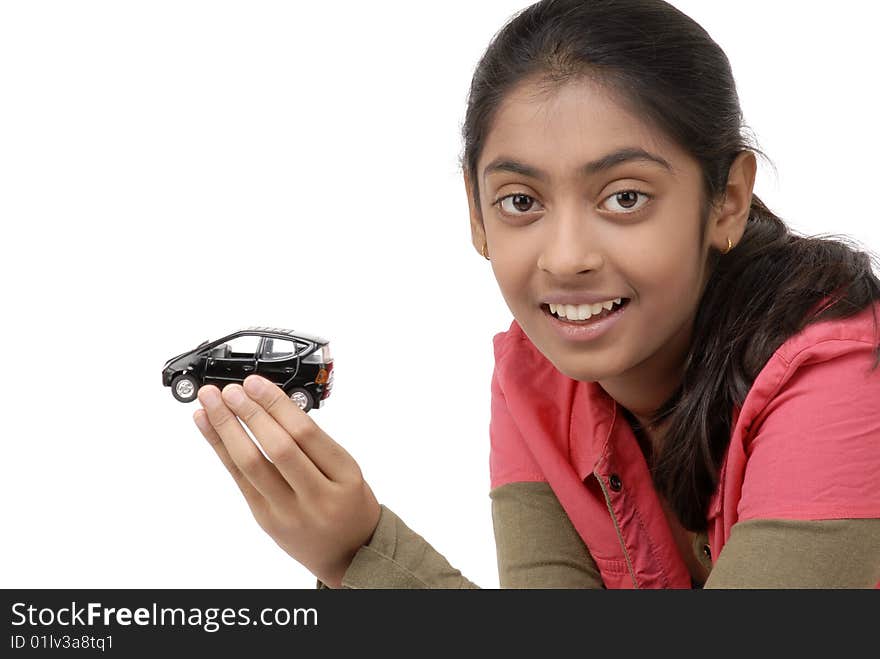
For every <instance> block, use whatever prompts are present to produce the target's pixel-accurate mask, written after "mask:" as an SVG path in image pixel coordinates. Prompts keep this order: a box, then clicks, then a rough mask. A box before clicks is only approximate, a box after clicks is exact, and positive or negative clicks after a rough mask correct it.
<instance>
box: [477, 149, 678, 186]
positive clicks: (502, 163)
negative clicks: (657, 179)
mask: <svg viewBox="0 0 880 659" xmlns="http://www.w3.org/2000/svg"><path fill="white" fill-rule="evenodd" d="M633 161H643V162H653V163H656V164H658V165H660V166H662V167H663V168H664V169H666V170H667V171H669V173H670V174H672V173H673V172H674V170H673V169H672V165H670V164H669V163H668V162H667V161H666V159H665V158H661V157H660V156H658V155H655V154H653V153H650V152H648V151H645V150H644V149H642V148H638V147H627V148H623V149H618V150H617V151H614V152H612V153H609V154H607V155H604V156H602V157H601V158H598V159H597V160H593V161H591V162H588V163H586V164H584V165H582V166H581V167H580V168H579V170H578V173H579V174H580V175H581V176H593V175H595V174H597V173H599V172H604V171H606V170H609V169H611V168H612V167H616V166H617V165H620V164H622V163H625V162H633ZM493 172H513V173H514V174H521V175H523V176H528V177H530V178H534V179H538V180H539V181H544V182H547V180H548V179H549V178H550V177H549V175H548V174H547V172H544V171H541V170H540V169H537V168H535V167H532V166H531V165H527V164H525V163H521V162H517V161H516V160H513V159H512V158H507V157H506V156H501V157H499V158H496V159H495V160H493V161H492V162H490V163H489V164H488V165H486V168H485V169H484V170H483V180H484V181H485V179H486V177H487V176H488V175H489V174H491V173H493Z"/></svg>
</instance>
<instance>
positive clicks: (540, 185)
mask: <svg viewBox="0 0 880 659" xmlns="http://www.w3.org/2000/svg"><path fill="white" fill-rule="evenodd" d="M741 122H742V113H741V110H740V106H739V101H738V98H737V93H736V85H735V83H734V78H733V75H732V73H731V70H730V65H729V62H728V60H727V58H726V56H725V55H724V53H723V52H722V50H721V49H720V48H719V46H718V45H717V44H716V43H715V42H714V41H713V40H712V39H711V38H710V37H709V35H708V34H707V33H706V32H705V31H704V30H703V29H702V28H701V27H700V26H699V25H697V24H696V23H695V22H694V21H693V20H691V19H690V18H689V17H688V16H686V15H684V14H683V13H681V12H680V11H678V10H677V9H675V8H674V7H672V6H671V5H669V4H667V3H666V2H663V1H662V0H542V1H541V2H538V3H536V4H534V5H532V6H530V7H528V8H527V9H525V10H524V11H522V12H520V13H519V14H518V15H517V16H515V17H514V18H513V19H512V20H511V21H509V22H508V24H507V25H505V26H504V28H503V29H502V30H501V31H500V32H499V33H498V34H497V35H496V37H495V38H494V40H493V41H492V43H491V44H490V46H489V48H488V50H487V51H486V53H485V54H484V56H483V57H482V59H481V60H480V62H479V64H478V66H477V69H476V72H475V73H474V76H473V81H472V85H471V90H470V97H469V101H468V107H467V114H466V118H465V122H464V126H463V137H464V155H463V161H462V167H463V175H464V176H463V178H464V184H465V190H466V193H467V198H468V204H469V210H470V225H471V231H472V236H473V243H474V247H475V249H476V250H477V252H479V253H481V254H482V255H483V257H484V258H486V259H488V260H490V262H491V267H492V270H493V272H494V275H495V277H496V279H497V281H498V285H499V288H500V290H501V294H502V296H503V297H504V300H505V302H506V303H507V305H508V307H509V308H510V310H511V312H512V314H513V317H514V320H513V322H512V323H511V325H510V328H509V329H508V330H507V331H506V332H502V333H500V334H497V335H496V336H495V338H494V348H495V369H494V372H493V376H492V383H491V389H492V403H491V422H490V442H491V453H490V476H491V491H490V497H491V505H492V516H493V524H494V531H495V537H496V546H497V554H498V564H499V576H500V584H501V586H502V587H541V588H549V587H585V588H601V587H607V588H690V587H700V586H706V587H872V586H874V585H875V584H877V583H878V581H880V370H878V369H877V368H876V367H877V364H878V360H880V345H878V330H877V311H878V308H880V281H878V279H877V277H876V276H875V274H874V273H873V272H872V269H871V261H870V259H869V258H868V256H867V255H866V254H865V253H862V252H860V251H858V250H857V249H854V248H852V247H850V246H848V245H846V244H844V243H842V242H839V241H832V240H824V239H813V238H807V237H802V236H797V235H795V234H794V233H793V232H791V231H790V230H789V229H788V228H787V227H786V225H785V224H784V223H783V222H782V220H780V219H779V218H778V217H777V216H776V215H774V214H773V213H772V212H771V211H770V210H769V209H768V208H767V207H766V206H765V205H764V204H763V203H762V202H761V200H760V199H759V198H758V197H757V196H756V195H755V194H753V185H754V182H755V173H756V166H757V165H756V159H755V153H761V152H760V150H758V149H756V148H753V147H750V146H749V145H748V143H747V142H746V141H745V139H744V137H743V125H742V123H741ZM199 400H200V402H201V404H202V405H203V406H204V410H198V411H197V412H196V414H195V421H196V423H197V424H198V426H199V428H200V429H201V431H202V433H203V434H204V435H205V437H206V438H207V439H208V440H209V442H211V444H212V445H213V447H214V448H215V449H216V451H217V454H218V455H219V457H220V459H221V460H222V461H223V463H224V464H225V465H226V467H227V468H228V469H229V471H230V472H231V473H232V475H233V477H234V478H235V481H236V482H237V483H238V485H239V487H240V488H241V491H242V493H243V495H244V496H245V498H246V499H247V501H248V504H249V505H250V507H251V509H252V511H253V513H254V516H255V517H256V519H257V521H258V522H259V523H260V525H261V526H262V527H263V528H264V529H265V530H266V532H267V533H269V535H271V536H272V537H273V538H274V539H275V540H276V542H278V543H279V545H281V547H282V548H284V549H285V551H287V552H288V553H289V554H290V555H291V556H293V557H294V558H295V559H296V560H298V561H299V562H301V563H302V564H303V565H304V566H306V567H307V568H308V569H309V570H310V571H312V572H313V573H314V574H315V575H316V576H317V578H318V586H319V587H324V586H329V587H333V588H337V587H348V588H370V587H394V588H425V587H431V588H435V587H441V588H471V587H476V585H475V584H473V583H472V582H470V581H469V580H467V579H466V578H465V577H464V576H462V575H461V574H460V572H459V571H458V570H456V569H455V568H453V567H452V566H451V565H449V563H448V562H447V561H446V560H445V559H444V557H443V556H441V555H440V554H438V553H437V552H436V551H435V550H434V549H433V548H432V547H431V546H430V544H428V543H427V541H426V540H425V539H424V538H422V537H421V536H419V535H418V534H417V533H415V532H414V531H412V530H411V529H410V528H409V527H407V526H406V525H405V524H404V523H403V522H402V521H401V520H400V519H399V518H398V517H397V516H396V515H395V514H394V513H393V512H392V511H391V510H390V509H389V508H387V507H386V506H384V505H381V504H379V503H378V502H377V500H376V498H375V496H374V495H373V493H372V490H371V489H370V487H369V486H368V485H367V483H366V482H364V479H363V477H362V474H361V471H360V469H359V468H358V466H357V464H356V463H355V462H354V460H353V459H352V458H351V456H350V455H349V454H348V453H347V452H346V451H345V450H344V449H343V448H342V447H341V446H340V445H338V444H337V443H336V442H334V441H333V440H332V439H331V438H330V437H328V436H327V435H326V433H324V432H323V431H322V430H321V429H320V428H319V427H318V426H317V425H316V424H315V423H314V421H313V420H312V419H311V418H310V417H309V416H308V415H307V414H305V413H303V412H302V411H301V410H299V408H298V407H297V406H296V405H294V404H293V403H292V402H290V401H289V400H288V399H287V398H286V396H285V395H284V394H283V392H282V391H281V390H280V389H278V388H277V387H275V386H274V385H272V384H270V383H269V382H268V381H266V380H263V379H261V378H259V377H257V376H251V377H249V378H248V379H247V380H246V381H245V383H244V387H243V388H242V387H239V386H237V385H229V386H227V387H225V388H224V389H223V391H222V395H221V392H219V391H218V390H217V388H216V387H211V386H206V387H203V388H202V389H201V391H200V392H199ZM238 419H241V420H242V421H244V422H245V423H246V424H247V425H248V427H249V428H250V430H251V431H252V433H253V434H254V436H255V437H256V438H257V439H258V440H259V442H260V443H261V445H262V446H263V447H264V449H265V451H266V453H267V454H268V456H269V457H270V458H271V461H269V460H267V459H266V458H265V457H263V455H262V454H261V452H260V451H259V450H258V448H257V447H256V446H255V445H254V443H253V442H252V441H251V440H250V439H249V438H248V436H247V433H246V432H245V430H244V428H243V427H242V426H241V424H240V423H239V421H238Z"/></svg>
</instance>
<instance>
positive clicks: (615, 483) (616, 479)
mask: <svg viewBox="0 0 880 659" xmlns="http://www.w3.org/2000/svg"><path fill="white" fill-rule="evenodd" d="M608 484H609V485H610V486H611V489H612V490H614V491H615V492H620V488H621V487H622V486H623V484H622V483H621V482H620V476H618V475H617V474H611V476H610V477H609V478H608Z"/></svg>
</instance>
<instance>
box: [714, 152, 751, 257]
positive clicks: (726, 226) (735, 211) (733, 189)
mask: <svg viewBox="0 0 880 659" xmlns="http://www.w3.org/2000/svg"><path fill="white" fill-rule="evenodd" d="M757 169H758V163H757V161H756V160H755V154H754V153H753V152H752V151H743V152H742V153H740V154H738V155H737V156H736V159H735V160H734V161H733V164H731V166H730V173H729V174H728V175H727V188H726V190H725V194H724V201H723V203H722V205H721V208H720V209H719V210H718V211H717V215H716V216H715V221H714V222H713V223H712V229H711V234H710V240H711V242H712V245H713V246H715V247H716V248H717V249H718V250H719V251H721V252H723V251H725V250H726V249H727V239H728V237H729V238H730V241H731V242H732V243H733V244H734V246H735V245H736V244H737V243H738V242H739V241H740V239H741V238H742V235H743V233H744V232H745V230H746V222H747V221H748V219H749V211H750V210H751V206H752V192H753V190H754V187H755V174H756V172H757Z"/></svg>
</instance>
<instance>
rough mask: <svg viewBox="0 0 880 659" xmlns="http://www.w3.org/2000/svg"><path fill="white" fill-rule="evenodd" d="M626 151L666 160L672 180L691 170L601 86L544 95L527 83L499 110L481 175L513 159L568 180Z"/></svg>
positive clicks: (568, 87) (574, 85)
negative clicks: (585, 165) (604, 158)
mask: <svg viewBox="0 0 880 659" xmlns="http://www.w3.org/2000/svg"><path fill="white" fill-rule="evenodd" d="M620 148H641V149H644V150H645V151H648V152H649V153H653V154H656V155H659V156H661V157H662V158H663V159H664V160H666V161H667V162H668V163H669V164H670V165H671V167H672V168H673V171H672V172H666V170H663V171H664V172H666V173H668V174H672V175H677V173H678V172H681V171H683V170H684V169H686V168H687V161H688V160H689V158H688V156H687V154H685V153H684V152H683V151H682V150H681V149H680V147H678V146H677V145H676V144H674V143H673V142H671V141H670V140H668V139H667V138H666V137H665V136H664V135H663V134H662V133H660V131H658V130H656V129H654V128H653V127H652V126H650V125H649V124H648V123H646V122H645V121H643V120H642V119H640V118H639V117H638V116H636V115H635V114H633V113H632V112H631V111H630V110H629V109H628V108H627V107H626V106H625V105H624V104H623V103H622V102H620V101H619V100H618V99H617V98H615V96H614V94H612V93H610V92H609V91H608V90H607V89H605V88H604V87H602V86H600V85H598V84H597V83H595V82H591V81H589V80H586V79H585V80H578V81H576V82H570V83H566V84H565V85H563V86H562V87H559V88H557V89H554V90H553V91H550V92H547V93H541V90H540V89H539V88H538V87H536V86H535V85H534V84H530V83H529V82H528V81H526V82H524V83H523V84H521V85H519V86H518V87H516V88H514V89H513V90H512V91H511V92H510V93H509V94H508V95H507V96H506V97H505V99H504V100H503V102H502V103H501V105H500V106H499V108H498V111H497V112H496V114H495V117H494V119H493V122H492V126H491V128H490V131H489V134H488V136H487V138H486V143H485V145H484V147H483V151H482V153H481V155H480V161H479V163H478V175H479V176H480V177H482V176H483V168H484V167H485V166H486V165H487V164H488V163H490V162H492V161H493V160H495V159H496V158H498V157H510V158H515V159H516V160H521V161H525V162H527V163H529V164H531V165H534V166H536V167H538V168H540V169H542V170H545V171H547V172H548V173H549V174H550V175H551V177H552V178H567V177H570V176H572V175H574V172H576V171H578V170H579V169H580V167H581V166H582V165H583V163H584V162H586V161H590V160H594V159H598V158H600V157H602V156H605V155H607V154H608V153H611V152H612V151H615V150H617V149H620ZM648 166H650V165H648ZM658 169H659V167H658Z"/></svg>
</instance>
